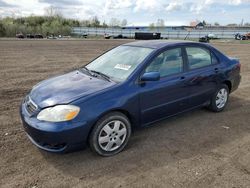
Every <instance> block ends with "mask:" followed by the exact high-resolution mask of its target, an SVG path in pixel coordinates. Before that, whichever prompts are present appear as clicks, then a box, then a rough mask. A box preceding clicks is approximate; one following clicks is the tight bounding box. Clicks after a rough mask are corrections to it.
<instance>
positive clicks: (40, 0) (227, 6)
mask: <svg viewBox="0 0 250 188" xmlns="http://www.w3.org/2000/svg"><path fill="white" fill-rule="evenodd" d="M50 6H53V7H54V8H55V9H57V10H58V11H59V12H60V13H61V14H62V15H63V16H65V17H67V18H76V19H79V20H84V19H90V18H92V17H94V16H97V17H98V19H99V20H101V22H103V21H105V22H106V23H109V21H110V19H111V18H117V19H120V20H123V19H126V20H127V22H128V25H129V26H148V25H149V24H150V23H155V22H157V19H163V20H164V23H165V25H189V24H190V22H191V21H195V20H201V21H202V20H205V21H206V22H208V23H212V24H213V23H215V22H218V23H220V24H221V25H226V24H229V23H237V24H240V23H241V21H242V19H243V20H244V22H245V23H246V22H248V23H249V22H250V0H192V1H191V0H106V1H105V0H0V17H6V16H15V17H20V16H29V15H31V14H34V15H44V12H45V11H44V10H45V9H46V7H50Z"/></svg>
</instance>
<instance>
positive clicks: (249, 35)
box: [234, 33, 250, 40]
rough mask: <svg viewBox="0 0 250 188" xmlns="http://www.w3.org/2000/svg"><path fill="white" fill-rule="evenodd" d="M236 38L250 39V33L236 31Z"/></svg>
mask: <svg viewBox="0 0 250 188" xmlns="http://www.w3.org/2000/svg"><path fill="white" fill-rule="evenodd" d="M234 38H235V40H249V39H250V33H246V34H240V33H236V34H235V35H234Z"/></svg>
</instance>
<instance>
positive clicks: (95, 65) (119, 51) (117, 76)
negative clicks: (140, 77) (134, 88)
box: [86, 45, 154, 81]
mask: <svg viewBox="0 0 250 188" xmlns="http://www.w3.org/2000/svg"><path fill="white" fill-rule="evenodd" d="M153 50H154V49H151V48H144V47H134V46H125V45H124V46H118V47H116V48H114V49H112V50H110V51H108V52H106V53H105V54H103V55H101V56H100V57H98V58H97V59H95V60H94V61H92V62H91V63H89V64H88V65H87V66H86V67H87V68H88V69H89V70H90V71H98V72H101V73H102V74H105V75H107V76H109V77H110V78H111V79H113V80H115V81H124V80H126V79H127V77H128V76H129V75H130V74H131V73H132V72H133V71H134V70H135V68H136V67H137V66H138V65H139V64H140V63H142V61H143V60H144V59H145V58H146V57H147V56H148V55H149V54H150V53H151V52H152V51H153Z"/></svg>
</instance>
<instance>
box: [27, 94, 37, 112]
mask: <svg viewBox="0 0 250 188" xmlns="http://www.w3.org/2000/svg"><path fill="white" fill-rule="evenodd" d="M25 106H26V110H27V111H28V112H29V113H30V114H33V113H35V112H36V110H37V105H36V104H35V103H34V102H33V101H32V100H31V98H30V97H29V96H28V97H26V100H25Z"/></svg>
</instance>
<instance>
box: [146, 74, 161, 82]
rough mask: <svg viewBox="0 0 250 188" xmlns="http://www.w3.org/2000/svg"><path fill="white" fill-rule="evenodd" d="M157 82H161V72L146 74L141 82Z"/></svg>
mask: <svg viewBox="0 0 250 188" xmlns="http://www.w3.org/2000/svg"><path fill="white" fill-rule="evenodd" d="M157 80H160V73H159V72H146V73H144V74H143V75H142V77H141V81H157Z"/></svg>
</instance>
